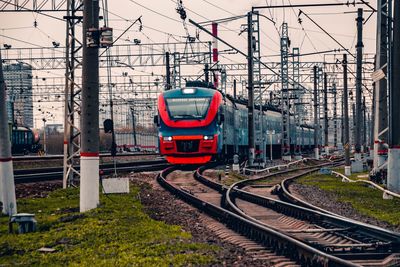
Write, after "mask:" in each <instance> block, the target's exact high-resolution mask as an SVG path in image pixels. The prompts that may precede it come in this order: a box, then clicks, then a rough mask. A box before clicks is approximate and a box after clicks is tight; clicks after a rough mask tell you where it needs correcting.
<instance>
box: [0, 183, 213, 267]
mask: <svg viewBox="0 0 400 267" xmlns="http://www.w3.org/2000/svg"><path fill="white" fill-rule="evenodd" d="M131 191H132V193H130V194H125V195H112V196H110V198H111V199H112V200H113V201H111V200H110V199H108V198H106V197H103V196H102V197H101V207H99V208H98V209H96V210H93V211H89V212H86V213H84V214H80V213H79V192H78V190H77V189H67V190H58V191H54V192H53V193H51V194H50V195H49V197H48V198H41V199H20V200H19V201H18V208H19V212H20V213H22V212H30V213H35V214H36V219H37V221H38V231H37V232H35V233H29V234H23V235H17V234H8V218H7V217H4V216H3V217H0V235H1V239H0V265H1V266H3V265H24V266H31V265H45V266H54V265H57V266H59V265H69V266H99V265H100V266H113V265H117V266H126V265H129V266H171V265H172V266H187V265H208V264H212V263H214V262H216V260H215V259H214V258H212V257H211V256H208V255H207V254H210V252H211V251H215V250H216V249H218V248H217V247H215V246H210V245H207V244H201V243H193V242H191V241H190V239H191V235H190V233H187V232H184V231H183V230H182V229H181V228H180V227H179V226H174V225H167V224H165V223H163V222H159V221H155V220H153V219H151V218H150V217H149V216H148V215H147V214H145V213H144V212H143V210H142V205H141V204H140V201H139V200H138V197H137V196H138V188H132V186H131ZM14 228H16V227H15V226H14ZM41 247H48V248H53V249H55V250H56V252H54V253H45V254H43V253H40V252H38V251H37V250H38V249H39V248H41Z"/></svg>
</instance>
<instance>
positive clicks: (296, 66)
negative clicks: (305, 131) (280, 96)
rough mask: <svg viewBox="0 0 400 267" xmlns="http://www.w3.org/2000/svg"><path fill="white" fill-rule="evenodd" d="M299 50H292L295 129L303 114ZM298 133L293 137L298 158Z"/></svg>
mask: <svg viewBox="0 0 400 267" xmlns="http://www.w3.org/2000/svg"><path fill="white" fill-rule="evenodd" d="M299 54H300V50H299V48H298V47H294V48H293V50H292V56H293V92H294V95H295V103H294V120H295V123H296V128H298V129H300V124H301V114H303V106H302V105H301V102H302V101H301V96H302V94H301V93H302V92H301V90H300V88H299V83H300V55H299ZM297 133H298V131H296V136H295V150H294V153H295V155H297V156H299V155H300V154H301V146H302V145H303V144H302V140H301V136H298V135H297Z"/></svg>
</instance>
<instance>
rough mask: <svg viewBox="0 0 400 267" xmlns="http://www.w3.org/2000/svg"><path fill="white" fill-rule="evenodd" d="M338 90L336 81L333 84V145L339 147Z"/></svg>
mask: <svg viewBox="0 0 400 267" xmlns="http://www.w3.org/2000/svg"><path fill="white" fill-rule="evenodd" d="M336 97H337V91H336V83H334V84H333V130H334V132H333V147H334V149H335V150H336V149H337V141H338V140H337V139H338V138H337V137H338V127H337V99H336Z"/></svg>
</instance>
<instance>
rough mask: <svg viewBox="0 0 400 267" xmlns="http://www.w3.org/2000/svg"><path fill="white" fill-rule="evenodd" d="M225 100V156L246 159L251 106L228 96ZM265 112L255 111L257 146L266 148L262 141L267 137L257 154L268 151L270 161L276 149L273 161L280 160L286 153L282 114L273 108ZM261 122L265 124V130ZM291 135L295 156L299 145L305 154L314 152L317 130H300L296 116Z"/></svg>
mask: <svg viewBox="0 0 400 267" xmlns="http://www.w3.org/2000/svg"><path fill="white" fill-rule="evenodd" d="M224 100H225V103H224V105H222V106H221V107H220V108H221V112H222V113H223V114H224V123H223V129H222V133H223V148H222V149H223V150H222V153H223V154H225V156H227V157H228V158H229V157H231V156H233V155H234V154H239V155H240V156H242V157H245V156H246V155H247V154H248V112H247V103H246V101H244V100H234V99H233V98H231V97H229V96H225V99H224ZM261 112H262V116H261ZM261 112H260V107H259V106H256V107H255V110H254V121H255V139H256V144H262V141H261V138H262V136H264V144H265V147H264V148H263V147H262V145H257V147H256V154H259V153H262V151H263V150H264V149H265V151H266V154H267V157H268V158H269V157H270V153H271V152H270V151H271V148H272V155H273V158H279V157H280V156H281V150H282V145H281V142H282V141H281V139H282V114H281V112H280V111H279V110H277V109H276V108H274V107H272V106H264V107H263V108H262V111H261ZM260 121H262V129H261V123H260ZM289 134H290V144H291V145H290V150H291V152H294V150H295V148H296V147H295V146H296V144H298V146H299V147H297V149H299V150H300V151H302V152H308V151H312V150H313V149H314V128H313V127H311V126H307V125H300V126H296V125H295V123H294V118H293V116H291V117H290V131H289ZM271 146H272V147H271Z"/></svg>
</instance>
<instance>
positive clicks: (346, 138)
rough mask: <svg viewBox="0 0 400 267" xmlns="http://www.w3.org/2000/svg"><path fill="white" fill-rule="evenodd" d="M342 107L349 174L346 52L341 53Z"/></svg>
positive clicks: (346, 169) (345, 153) (346, 163)
mask: <svg viewBox="0 0 400 267" xmlns="http://www.w3.org/2000/svg"><path fill="white" fill-rule="evenodd" d="M342 66H343V108H344V118H343V119H344V155H345V167H344V170H345V175H350V174H351V165H350V140H349V102H348V101H349V99H348V97H349V93H348V91H347V90H348V89H347V54H343V61H342Z"/></svg>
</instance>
